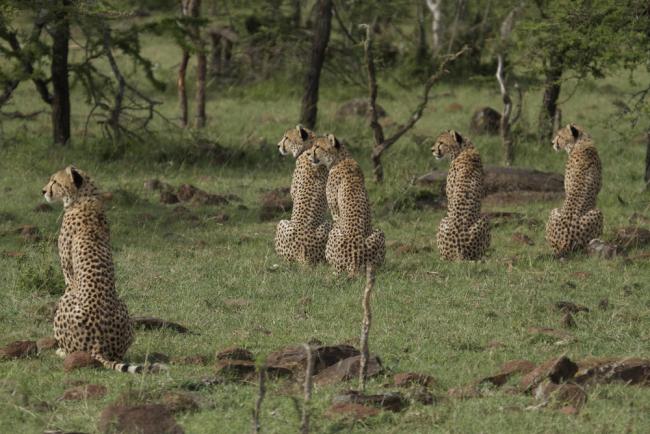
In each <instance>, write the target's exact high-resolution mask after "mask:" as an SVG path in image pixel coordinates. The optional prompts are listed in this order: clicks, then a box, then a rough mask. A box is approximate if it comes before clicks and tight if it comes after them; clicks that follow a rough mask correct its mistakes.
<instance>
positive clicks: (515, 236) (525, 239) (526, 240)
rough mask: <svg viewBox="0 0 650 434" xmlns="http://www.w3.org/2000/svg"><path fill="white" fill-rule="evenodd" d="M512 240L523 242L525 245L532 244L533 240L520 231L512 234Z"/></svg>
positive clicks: (533, 243)
mask: <svg viewBox="0 0 650 434" xmlns="http://www.w3.org/2000/svg"><path fill="white" fill-rule="evenodd" d="M512 241H516V242H517V243H519V244H525V245H527V246H534V245H535V242H534V241H533V240H532V239H531V238H530V237H529V236H528V235H526V234H522V233H521V232H515V233H513V234H512Z"/></svg>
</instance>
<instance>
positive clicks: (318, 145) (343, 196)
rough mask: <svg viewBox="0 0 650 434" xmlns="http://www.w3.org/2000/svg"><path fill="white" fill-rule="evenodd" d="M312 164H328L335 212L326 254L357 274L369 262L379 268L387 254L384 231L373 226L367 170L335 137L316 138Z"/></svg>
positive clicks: (330, 203)
mask: <svg viewBox="0 0 650 434" xmlns="http://www.w3.org/2000/svg"><path fill="white" fill-rule="evenodd" d="M306 153H307V154H308V156H309V159H310V161H311V163H312V164H314V165H315V166H325V167H326V168H327V170H328V171H329V175H328V178H327V188H326V195H327V204H328V206H329V209H330V212H331V214H332V219H333V223H332V230H331V231H330V234H329V237H328V240H327V246H326V248H325V258H326V259H327V262H328V263H329V264H331V265H332V266H333V267H334V269H335V270H336V271H337V272H339V273H341V272H347V273H348V275H349V276H354V275H356V274H357V273H359V271H362V270H363V269H364V268H365V266H366V265H367V264H369V265H372V266H373V268H376V267H378V266H380V265H382V264H383V262H384V257H385V255H386V245H385V238H384V233H383V232H382V231H381V230H379V229H374V230H373V228H372V219H371V211H370V202H369V200H368V193H367V191H366V186H365V181H364V176H363V171H362V170H361V167H359V164H358V163H357V162H356V161H354V159H352V157H351V156H350V154H349V153H348V151H347V150H346V149H345V147H344V146H343V145H342V144H341V143H340V142H339V141H338V140H337V139H336V137H334V135H332V134H328V135H327V137H319V138H316V139H314V143H313V146H312V147H311V148H310V149H309V150H308V151H307V152H306Z"/></svg>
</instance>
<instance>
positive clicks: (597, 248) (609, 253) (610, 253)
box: [587, 238, 625, 259]
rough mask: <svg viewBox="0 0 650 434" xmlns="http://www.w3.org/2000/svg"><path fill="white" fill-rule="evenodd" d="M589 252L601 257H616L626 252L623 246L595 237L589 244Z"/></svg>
mask: <svg viewBox="0 0 650 434" xmlns="http://www.w3.org/2000/svg"><path fill="white" fill-rule="evenodd" d="M587 253H588V254H589V255H590V256H595V257H597V258H601V259H614V258H616V257H618V256H622V255H624V254H625V252H624V251H623V249H622V248H621V246H618V245H616V244H613V243H606V242H605V241H603V240H601V239H598V238H594V239H593V240H591V241H589V244H588V245H587Z"/></svg>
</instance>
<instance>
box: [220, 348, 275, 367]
mask: <svg viewBox="0 0 650 434" xmlns="http://www.w3.org/2000/svg"><path fill="white" fill-rule="evenodd" d="M217 360H248V361H251V362H253V361H255V356H254V355H253V353H251V352H250V351H248V350H247V349H245V348H239V347H228V348H226V349H223V350H221V351H219V352H218V353H217ZM267 364H268V361H267Z"/></svg>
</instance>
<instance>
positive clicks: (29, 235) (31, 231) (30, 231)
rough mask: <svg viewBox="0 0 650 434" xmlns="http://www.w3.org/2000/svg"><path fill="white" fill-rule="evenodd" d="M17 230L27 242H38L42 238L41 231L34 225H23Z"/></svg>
mask: <svg viewBox="0 0 650 434" xmlns="http://www.w3.org/2000/svg"><path fill="white" fill-rule="evenodd" d="M16 232H17V233H18V234H20V237H21V238H22V239H23V241H25V242H26V243H36V242H38V241H40V240H41V239H42V237H41V231H40V230H39V229H38V228H37V227H36V226H34V225H22V226H20V227H19V228H18V229H16Z"/></svg>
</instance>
